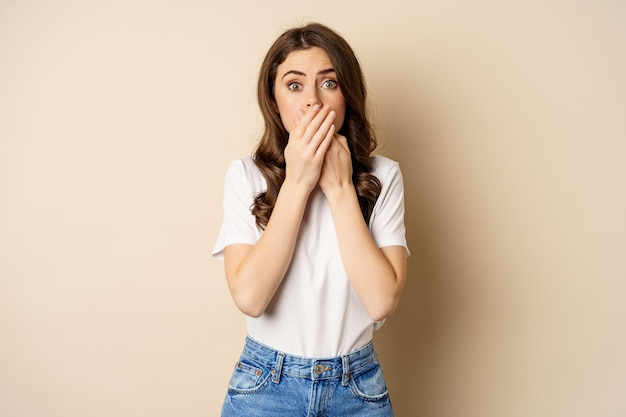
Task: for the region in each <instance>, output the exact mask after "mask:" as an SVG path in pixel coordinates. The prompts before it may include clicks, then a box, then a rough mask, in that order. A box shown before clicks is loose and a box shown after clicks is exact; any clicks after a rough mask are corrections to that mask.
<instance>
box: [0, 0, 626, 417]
mask: <svg viewBox="0 0 626 417" xmlns="http://www.w3.org/2000/svg"><path fill="white" fill-rule="evenodd" d="M261 4H262V6H261ZM310 20H319V21H322V22H324V23H326V24H328V25H330V26H332V27H334V28H335V29H337V30H338V31H339V32H340V33H342V34H343V35H344V36H345V37H346V38H347V39H348V41H349V42H350V43H351V44H352V46H353V47H354V49H355V50H356V51H357V54H358V56H359V58H360V60H361V62H362V64H363V67H364V70H365V72H366V75H367V79H368V82H369V88H370V91H371V104H372V113H373V115H374V117H375V120H376V127H377V130H378V132H379V135H380V137H381V147H380V150H379V152H381V153H383V154H386V155H388V156H390V157H391V158H394V159H396V160H399V161H400V163H401V167H402V168H403V172H404V175H405V187H406V206H407V218H406V223H407V226H408V239H409V243H410V246H411V249H412V252H413V256H412V257H411V258H410V260H409V268H410V270H409V276H408V284H407V287H406V292H405V294H404V296H403V299H402V302H401V305H400V307H399V309H398V310H397V312H396V313H395V314H394V315H393V316H392V317H391V318H390V319H389V320H388V322H387V324H386V325H385V327H384V328H383V329H382V330H381V331H380V332H378V333H377V335H376V343H377V345H378V349H379V353H380V355H381V357H382V361H383V365H384V366H385V370H386V375H387V378H388V383H389V386H390V390H391V395H392V401H393V402H394V403H395V406H396V412H397V415H398V416H401V417H409V416H428V417H502V416H508V417H529V416H533V417H534V416H542V417H543V416H545V417H548V416H550V417H554V416H568V417H579V416H580V417H582V416H589V417H598V416H607V417H608V416H612V417H613V416H615V417H617V416H624V415H626V400H625V399H624V392H625V391H626V354H625V352H626V303H625V302H624V299H625V296H626V279H625V278H626V77H625V76H624V74H626V3H624V2H623V1H619V0H614V1H610V0H601V1H598V0H588V1H534V0H532V1H515V2H500V1H487V0H479V1H467V2H461V1H451V0H443V1H437V2H434V1H433V2H430V1H428V2H427V1H414V2H408V1H407V2H400V1H385V2H382V1H380V2H371V1H364V0H358V1H357V0H353V1H341V2H340V1H322V2H315V1H306V2H305V1H296V0H291V1H275V2H257V1H247V2H240V1H231V2H208V1H148V0H132V1H121V0H119V1H66V0H63V1H54V2H49V1H18V0H13V1H11V0H0V276H1V280H0V415H2V416H6V417H54V416H63V417H72V416H81V417H82V416H92V417H100V416H103V417H104V416H116V417H125V416H150V417H159V416H182V415H185V416H216V415H218V413H219V411H218V410H219V408H220V405H221V401H222V398H223V395H224V393H225V390H226V384H227V381H228V378H229V375H230V372H231V368H232V365H233V363H234V361H235V359H236V357H237V356H238V354H239V351H240V349H241V346H242V342H243V337H244V334H245V329H244V326H243V318H242V316H241V315H240V314H239V313H238V312H237V311H236V309H235V308H234V306H233V304H232V302H231V300H230V296H229V294H228V291H227V288H226V286H225V282H224V276H223V272H222V264H221V263H220V262H219V261H215V260H212V259H211V258H210V255H209V253H210V249H211V247H212V245H213V242H214V239H215V237H216V234H217V231H218V227H219V224H220V220H221V192H222V181H223V175H224V171H225V168H226V165H227V163H228V162H229V161H230V160H231V159H234V158H237V157H239V156H241V155H243V154H245V153H248V152H250V151H251V149H252V146H253V144H254V142H255V140H256V138H257V136H258V134H259V132H260V128H261V125H260V117H259V114H258V111H257V109H256V102H255V91H254V88H255V83H256V75H257V70H258V67H259V65H260V61H261V59H262V56H263V54H264V53H265V51H266V50H267V48H268V47H269V45H270V43H271V42H272V41H273V40H274V39H275V37H276V36H277V35H278V34H279V33H281V32H282V31H283V30H284V29H286V28H288V27H291V26H292V25H294V24H300V23H303V22H307V21H310Z"/></svg>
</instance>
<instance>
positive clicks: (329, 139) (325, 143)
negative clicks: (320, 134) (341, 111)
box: [316, 124, 335, 157]
mask: <svg viewBox="0 0 626 417" xmlns="http://www.w3.org/2000/svg"><path fill="white" fill-rule="evenodd" d="M334 137H335V125H334V124H332V125H330V128H329V129H328V132H327V133H326V135H325V136H324V139H323V140H322V142H321V143H320V145H319V146H318V147H317V151H316V155H319V156H322V157H323V156H325V155H326V151H328V148H330V145H331V144H332V143H333V138H334Z"/></svg>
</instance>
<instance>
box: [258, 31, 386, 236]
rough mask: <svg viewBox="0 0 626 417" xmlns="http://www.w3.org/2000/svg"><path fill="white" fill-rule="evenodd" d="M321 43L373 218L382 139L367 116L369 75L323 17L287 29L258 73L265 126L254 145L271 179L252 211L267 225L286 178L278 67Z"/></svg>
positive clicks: (363, 200) (362, 196) (356, 179)
mask: <svg viewBox="0 0 626 417" xmlns="http://www.w3.org/2000/svg"><path fill="white" fill-rule="evenodd" d="M313 47H319V48H321V49H323V50H324V51H326V53H327V54H328V57H329V58H330V61H331V63H332V65H333V68H334V70H335V74H336V76H337V82H338V84H339V86H340V88H341V92H342V93H343V96H344V99H345V102H346V113H345V121H344V123H343V126H342V128H341V130H340V131H339V132H338V133H340V134H341V135H343V136H345V137H346V138H347V140H348V146H349V148H350V153H351V154H352V172H353V174H352V181H353V183H354V186H355V189H356V193H357V196H358V199H359V205H360V207H361V212H362V214H363V218H364V219H365V222H366V223H368V224H369V219H370V217H371V215H372V210H373V208H374V204H375V203H376V200H377V199H378V196H379V195H380V190H381V183H380V181H379V180H378V178H376V177H375V176H374V175H373V174H371V173H370V172H371V171H372V160H371V159H370V154H371V153H372V151H373V150H374V149H375V148H376V145H377V142H376V137H375V136H374V132H373V130H372V127H371V125H370V123H369V121H368V119H367V112H366V97H367V92H366V88H365V81H364V78H363V73H362V71H361V66H360V65H359V62H358V60H357V58H356V56H355V54H354V52H353V51H352V48H351V47H350V45H348V43H347V42H346V41H345V39H343V38H342V37H341V36H340V35H338V34H337V33H335V32H334V31H333V30H331V29H330V28H328V27H326V26H324V25H321V24H319V23H311V24H308V25H306V26H303V27H298V28H294V29H290V30H288V31H286V32H284V33H283V34H282V35H281V36H280V37H278V39H277V40H276V41H275V42H274V44H273V45H272V46H271V47H270V49H269V51H268V52H267V54H266V56H265V59H264V60H263V64H262V65H261V70H260V74H259V82H258V89H257V96H258V101H259V107H260V108H261V113H262V115H263V119H264V121H265V130H264V132H263V135H262V136H261V138H260V140H259V143H258V145H257V147H256V149H255V151H254V162H255V164H256V166H257V167H258V168H259V170H260V171H261V173H262V174H263V177H265V180H266V182H267V190H266V191H265V192H263V193H260V194H259V195H257V196H256V198H255V200H254V203H253V205H252V208H251V209H252V214H254V216H255V217H256V224H257V227H259V229H264V228H265V226H267V223H268V221H269V219H270V216H271V214H272V210H273V209H274V204H275V203H276V198H277V197H278V192H279V191H280V187H281V186H282V184H283V182H284V180H285V157H284V150H285V147H286V146H287V141H288V140H289V133H288V132H287V130H286V129H285V127H284V126H283V124H282V122H281V119H280V115H279V114H278V112H277V111H276V108H277V107H276V101H275V98H274V85H275V81H276V71H277V69H278V66H279V65H280V64H282V63H283V61H284V60H285V59H286V58H287V55H289V54H290V53H291V52H293V51H297V50H303V49H310V48H313Z"/></svg>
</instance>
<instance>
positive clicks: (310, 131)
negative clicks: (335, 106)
mask: <svg viewBox="0 0 626 417" xmlns="http://www.w3.org/2000/svg"><path fill="white" fill-rule="evenodd" d="M330 113H331V110H330V107H329V106H328V105H326V106H324V107H322V108H321V109H320V110H319V111H318V112H317V114H316V115H315V117H313V119H312V120H311V121H310V122H309V124H308V126H307V127H306V130H305V132H304V134H303V136H302V138H303V139H305V140H306V141H307V142H310V141H311V140H312V139H313V138H314V137H315V134H316V133H317V132H318V130H320V128H321V127H322V125H323V124H324V121H325V120H326V118H327V117H328V115H329V114H330ZM333 113H334V112H333ZM332 117H333V120H334V117H335V116H334V115H333V116H332ZM331 123H332V122H331ZM329 126H330V124H328V123H327V124H326V125H325V127H324V132H322V137H324V135H325V134H326V130H328V127H329ZM318 139H319V137H318Z"/></svg>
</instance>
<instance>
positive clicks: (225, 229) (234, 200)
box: [212, 160, 260, 259]
mask: <svg viewBox="0 0 626 417" xmlns="http://www.w3.org/2000/svg"><path fill="white" fill-rule="evenodd" d="M255 196H256V193H255V192H254V191H253V189H252V185H251V183H250V180H249V178H248V175H247V172H246V168H245V165H244V162H243V161H242V160H236V161H232V162H231V163H230V165H229V166H228V169H227V171H226V177H225V180H224V200H223V210H224V217H223V220H222V226H221V228H220V232H219V235H218V237H217V241H216V243H215V246H214V248H213V253H212V255H213V257H215V258H217V259H223V258H224V248H226V247H227V246H229V245H232V244H236V243H245V244H250V245H254V244H256V242H257V240H258V239H259V236H260V231H259V230H258V228H257V226H256V221H255V217H254V216H253V215H252V213H251V211H250V208H251V207H252V203H253V202H254V198H255Z"/></svg>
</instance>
